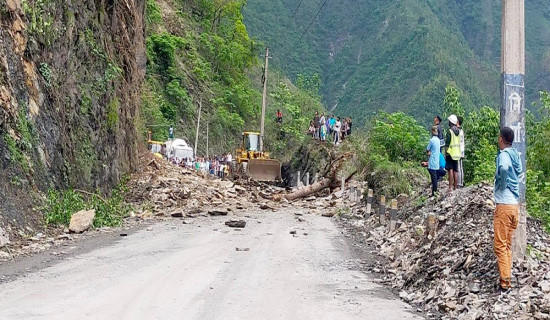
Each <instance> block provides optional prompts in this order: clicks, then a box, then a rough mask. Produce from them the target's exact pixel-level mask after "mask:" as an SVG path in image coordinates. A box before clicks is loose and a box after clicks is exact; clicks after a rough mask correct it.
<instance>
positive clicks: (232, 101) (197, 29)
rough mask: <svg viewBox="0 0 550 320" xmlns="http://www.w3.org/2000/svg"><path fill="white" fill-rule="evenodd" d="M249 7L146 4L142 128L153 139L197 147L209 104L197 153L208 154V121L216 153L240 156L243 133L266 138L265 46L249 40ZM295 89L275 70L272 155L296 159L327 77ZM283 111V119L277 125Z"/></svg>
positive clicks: (269, 119) (235, 3)
mask: <svg viewBox="0 0 550 320" xmlns="http://www.w3.org/2000/svg"><path fill="white" fill-rule="evenodd" d="M244 4H245V1H242V0H231V1H203V0H200V1H191V2H189V1H182V0H179V1H174V2H171V3H169V8H166V7H163V8H164V9H166V10H163V12H162V14H161V11H160V6H159V4H157V2H155V0H149V1H148V2H147V8H146V14H147V21H149V25H148V28H147V40H146V49H147V81H146V85H145V88H144V92H143V97H142V98H143V100H142V101H143V103H142V108H141V120H142V124H141V128H140V132H141V134H142V136H143V137H145V136H146V132H147V130H148V127H149V128H151V130H152V136H153V139H154V140H161V141H163V140H165V139H167V138H168V128H169V126H171V125H173V126H174V128H175V135H176V137H178V138H184V139H186V140H187V141H188V143H193V142H194V137H195V130H196V121H197V119H198V109H199V108H198V107H199V102H201V101H202V116H201V122H202V123H201V128H200V134H199V144H198V152H199V154H203V155H204V154H205V153H206V150H205V149H204V147H205V145H206V144H205V139H206V125H205V124H206V122H207V121H208V122H209V133H210V154H219V153H222V152H228V151H229V150H233V149H235V148H236V147H237V146H238V144H239V141H240V136H241V132H242V131H259V122H260V112H261V86H262V74H263V71H262V69H261V65H262V63H261V62H260V60H259V59H258V57H259V56H260V53H261V51H262V49H261V47H260V45H259V44H258V43H257V42H256V41H254V40H253V39H250V37H249V36H248V33H247V30H246V27H245V25H244V24H243V17H242V14H241V9H242V7H243V5H244ZM300 79H301V80H300V81H298V86H297V87H296V86H294V85H293V84H292V83H290V81H288V79H286V77H284V76H282V75H281V74H280V73H279V72H277V71H276V69H270V70H269V79H268V93H269V97H268V105H267V111H266V112H267V115H266V141H265V142H266V148H268V149H269V150H270V151H273V152H274V154H273V155H274V156H277V157H279V156H287V157H288V155H289V150H292V149H289V148H297V147H298V146H299V145H300V144H301V143H302V142H303V139H304V137H305V130H307V125H308V123H309V120H310V119H311V117H312V116H313V113H314V111H315V110H319V111H321V110H324V107H323V106H322V104H321V103H320V102H319V99H320V96H319V85H320V78H319V76H318V75H312V76H302V77H301V78H300ZM277 109H281V110H282V111H283V113H284V115H285V116H284V122H283V124H281V125H276V124H275V123H274V117H275V116H274V115H275V111H276V110H277Z"/></svg>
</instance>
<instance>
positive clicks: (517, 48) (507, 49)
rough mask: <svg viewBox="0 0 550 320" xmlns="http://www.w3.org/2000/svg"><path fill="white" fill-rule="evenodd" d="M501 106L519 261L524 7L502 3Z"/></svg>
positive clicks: (516, 0) (523, 221)
mask: <svg viewBox="0 0 550 320" xmlns="http://www.w3.org/2000/svg"><path fill="white" fill-rule="evenodd" d="M501 45H502V53H501V68H502V69H501V72H502V82H501V102H502V103H501V106H500V126H501V128H502V127H510V128H511V129H512V130H514V133H515V140H514V144H513V147H514V148H516V150H517V151H518V152H519V154H520V156H521V163H522V166H523V172H522V173H521V175H520V177H519V180H520V184H519V192H520V198H519V203H520V210H519V224H518V228H517V230H516V232H515V233H514V241H513V249H512V250H513V254H514V259H515V260H518V259H522V258H523V256H524V254H525V250H526V248H527V228H526V226H527V210H526V205H525V187H526V180H527V179H526V157H525V156H526V153H527V149H526V140H525V131H526V130H525V3H524V0H502V44H501Z"/></svg>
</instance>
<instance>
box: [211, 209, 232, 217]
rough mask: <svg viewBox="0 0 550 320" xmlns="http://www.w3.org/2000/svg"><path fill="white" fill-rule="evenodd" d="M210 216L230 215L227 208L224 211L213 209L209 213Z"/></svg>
mask: <svg viewBox="0 0 550 320" xmlns="http://www.w3.org/2000/svg"><path fill="white" fill-rule="evenodd" d="M208 214H209V215H211V216H226V215H227V214H228V210H227V208H224V209H213V210H210V211H208Z"/></svg>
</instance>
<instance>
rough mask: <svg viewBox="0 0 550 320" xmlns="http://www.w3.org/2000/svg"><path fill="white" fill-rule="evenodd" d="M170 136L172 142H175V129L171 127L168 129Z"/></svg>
mask: <svg viewBox="0 0 550 320" xmlns="http://www.w3.org/2000/svg"><path fill="white" fill-rule="evenodd" d="M168 136H169V137H170V140H174V127H173V126H170V129H168Z"/></svg>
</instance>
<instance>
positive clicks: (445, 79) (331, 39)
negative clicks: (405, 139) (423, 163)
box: [244, 0, 550, 125]
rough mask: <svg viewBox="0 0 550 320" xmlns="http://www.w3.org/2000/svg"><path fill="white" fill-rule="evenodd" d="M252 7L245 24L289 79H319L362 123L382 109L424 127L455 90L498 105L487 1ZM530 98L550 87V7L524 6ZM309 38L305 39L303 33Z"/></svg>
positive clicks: (492, 15) (492, 19)
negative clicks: (449, 90) (449, 89)
mask: <svg viewBox="0 0 550 320" xmlns="http://www.w3.org/2000/svg"><path fill="white" fill-rule="evenodd" d="M299 3H300V5H298V1H290V0H257V1H248V2H247V4H246V6H245V7H244V16H245V20H244V21H245V24H246V26H247V28H248V29H249V31H250V34H251V35H252V36H254V37H257V38H259V39H262V40H264V41H265V43H266V45H267V46H269V47H270V50H271V53H272V54H273V56H274V59H273V65H274V66H276V67H278V68H281V69H282V70H284V71H285V72H286V74H287V75H288V76H289V77H290V78H291V79H297V78H298V75H299V74H303V73H307V74H313V73H318V74H319V75H320V78H321V80H322V85H321V94H322V96H323V99H324V101H325V102H326V105H328V106H330V107H333V106H336V112H337V113H339V114H342V115H345V116H347V115H351V116H352V117H354V118H355V120H356V121H355V122H356V123H361V124H363V123H365V120H364V118H365V117H371V116H373V115H374V114H375V113H376V112H377V111H378V110H384V111H386V112H396V111H402V112H405V113H408V114H411V115H414V116H415V118H417V120H418V121H419V122H420V123H421V124H423V125H427V124H428V123H430V122H431V119H432V117H433V115H434V114H438V113H441V112H442V111H443V110H442V103H441V102H442V101H443V99H444V89H445V87H446V86H447V85H448V84H453V85H454V87H456V88H458V89H459V90H460V91H461V92H462V93H463V94H462V103H463V105H464V108H465V110H466V111H471V110H474V109H475V108H476V107H478V106H483V105H492V106H496V105H498V102H499V95H498V93H499V81H500V77H499V69H498V68H499V61H500V60H499V57H500V17H501V7H502V4H501V2H499V1H491V0H481V1H479V0H443V1H434V0H429V1H420V0H407V1H380V0H376V1H369V2H368V3H367V2H364V1H353V0H342V1H332V2H327V3H326V5H325V7H323V9H322V10H321V11H320V14H319V16H318V17H317V19H316V20H315V21H313V23H312V25H311V27H310V28H309V30H308V32H306V33H305V34H304V31H305V30H306V27H307V26H308V25H309V23H310V22H311V21H312V19H313V18H314V16H315V13H316V12H317V11H318V8H319V1H315V0H304V1H299ZM525 6H526V21H528V23H527V24H526V49H527V61H529V63H528V65H527V74H528V75H529V79H532V81H530V82H529V86H528V87H527V97H528V101H534V100H537V98H538V97H537V94H538V91H539V90H542V89H544V88H548V87H550V74H549V73H548V72H547V70H548V69H549V67H550V46H549V45H548V44H549V43H550V33H548V32H546V31H545V30H549V29H550V9H549V8H550V7H549V6H548V4H547V3H546V2H545V1H543V0H534V1H526V3H525ZM302 35H303V37H302Z"/></svg>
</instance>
